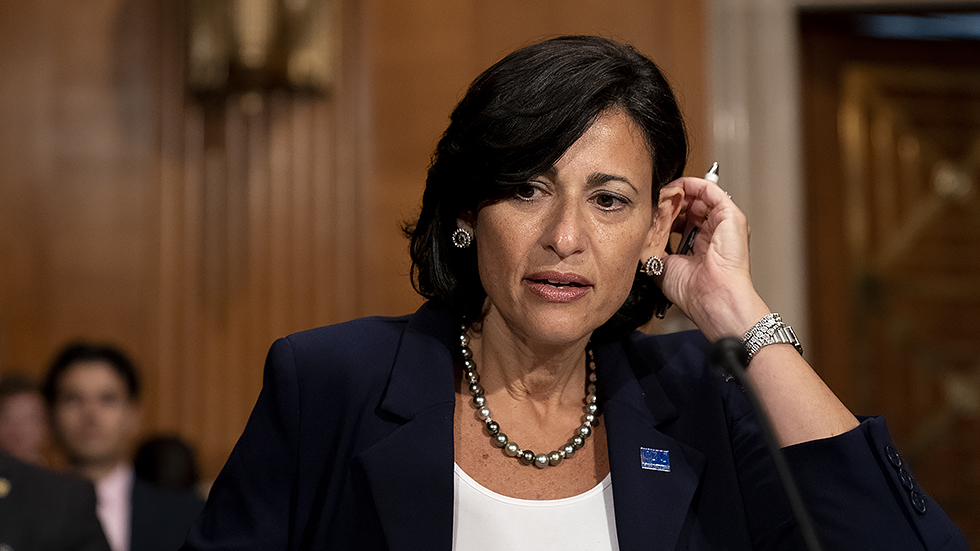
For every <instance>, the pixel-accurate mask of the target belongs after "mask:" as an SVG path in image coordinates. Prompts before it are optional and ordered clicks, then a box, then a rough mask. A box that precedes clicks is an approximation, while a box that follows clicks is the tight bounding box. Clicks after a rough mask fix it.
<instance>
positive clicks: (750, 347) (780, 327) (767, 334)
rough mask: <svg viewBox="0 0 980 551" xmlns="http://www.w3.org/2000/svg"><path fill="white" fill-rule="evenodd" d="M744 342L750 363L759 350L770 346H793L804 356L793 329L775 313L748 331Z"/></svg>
mask: <svg viewBox="0 0 980 551" xmlns="http://www.w3.org/2000/svg"><path fill="white" fill-rule="evenodd" d="M742 342H743V343H744V344H745V350H746V352H748V358H749V360H750V361H751V360H752V357H753V356H755V354H756V352H758V351H759V349H761V348H762V347H763V346H769V345H770V344H792V345H793V347H794V348H796V351H797V352H799V353H800V356H802V355H803V346H802V345H801V344H800V340H799V339H798V338H796V333H795V332H794V331H793V328H792V327H790V326H788V325H786V324H785V323H783V320H782V318H780V317H779V314H777V313H775V312H773V313H771V314H767V315H765V316H763V318H762V319H761V320H759V322H758V323H756V324H755V325H753V326H752V328H751V329H749V330H748V331H746V332H745V336H744V337H742Z"/></svg>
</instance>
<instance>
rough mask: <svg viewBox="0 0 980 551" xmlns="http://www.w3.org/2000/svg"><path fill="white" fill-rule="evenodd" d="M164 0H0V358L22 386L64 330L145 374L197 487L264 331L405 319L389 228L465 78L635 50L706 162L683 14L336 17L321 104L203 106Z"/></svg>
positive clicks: (432, 9) (692, 8) (696, 157)
mask: <svg viewBox="0 0 980 551" xmlns="http://www.w3.org/2000/svg"><path fill="white" fill-rule="evenodd" d="M180 5H181V4H180V3H178V2H171V1H169V0H96V1H92V2H85V3H75V2H63V1H62V2H58V1H55V0H37V1H35V2H13V1H11V0H0V75H2V78H0V259H2V262H0V342H2V345H0V362H2V365H3V366H4V368H5V369H10V368H11V367H17V368H20V369H24V370H27V371H30V372H34V373H38V374H40V373H41V372H42V371H43V369H44V365H45V363H46V362H47V361H48V360H49V359H50V357H51V355H52V354H53V353H54V351H55V349H56V347H58V346H59V345H60V344H62V343H63V342H64V341H65V340H67V339H69V338H74V337H86V338H94V339H100V340H111V341H114V342H117V343H119V344H121V345H122V346H123V347H124V348H126V349H127V350H128V351H129V352H131V354H132V355H133V356H134V357H135V358H136V360H137V361H138V363H139V364H140V365H141V366H142V367H143V371H144V374H145V378H146V391H147V396H146V400H145V408H146V415H145V423H146V429H147V430H148V431H150V430H153V431H156V430H168V431H179V432H180V433H181V434H183V435H185V436H187V437H188V438H189V439H190V440H192V442H193V443H194V444H195V445H196V446H197V447H198V449H199V450H200V453H201V457H202V460H203V462H204V466H205V471H206V473H207V474H208V476H213V475H214V474H215V473H216V472H217V470H218V468H220V465H221V464H222V463H223V461H224V459H225V457H226V456H227V454H228V452H229V451H230V449H231V446H232V445H233V444H234V441H235V439H236V438H237V436H238V434H239V433H240V431H241V429H242V427H243V426H244V422H245V419H246V417H247V415H248V411H249V410H250V408H251V406H252V403H253V402H254V399H255V396H256V394H257V392H258V389H259V387H260V385H261V369H262V359H263V357H264V353H265V351H266V349H267V348H268V346H269V344H270V342H271V340H272V339H273V338H275V337H276V336H279V335H282V334H285V333H288V332H291V331H296V330H300V329H303V328H306V327H311V326H314V325H320V324H325V323H332V322H336V321H341V320H344V319H349V318H351V317H355V316H360V315H368V314H401V313H405V312H408V311H411V310H412V309H414V308H415V307H416V306H417V305H418V304H419V299H418V298H417V297H416V296H415V295H414V293H413V292H412V290H411V287H410V285H409V281H408V277H407V273H408V265H409V263H408V257H407V252H406V242H405V241H404V239H403V238H402V237H401V236H400V233H399V224H400V223H401V222H402V221H404V220H406V219H409V218H411V217H412V216H413V215H414V214H415V212H416V209H417V208H418V200H419V197H420V196H421V190H422V186H423V181H424V176H425V169H426V167H427V165H428V160H429V155H430V153H431V150H432V148H433V146H434V145H435V142H436V141H437V140H438V137H439V135H440V133H441V131H442V129H443V128H444V126H445V124H446V122H447V117H448V114H449V112H450V110H451V109H452V107H453V105H454V104H455V102H456V101H457V100H458V98H459V97H460V95H461V94H462V93H463V91H464V90H465V87H466V85H467V84H468V82H469V81H470V80H472V78H473V77H475V76H476V75H477V74H478V73H479V71H480V70H482V69H483V68H485V67H486V66H487V65H489V64H490V63H492V62H493V61H495V60H496V59H498V58H499V57H501V56H502V55H504V54H505V53H507V52H508V51H510V50H512V49H514V48H515V47H517V46H520V45H523V44H526V43H528V42H531V41H534V40H538V39H540V38H544V37H547V36H552V35H555V34H563V33H599V34H604V35H608V36H612V37H616V38H620V39H624V40H627V41H630V42H633V43H634V44H635V45H636V46H637V47H638V48H639V49H640V50H641V51H644V52H646V53H648V54H649V55H651V56H652V57H653V58H654V59H655V60H657V61H658V62H660V63H661V64H662V66H663V67H664V69H665V71H666V73H667V75H668V77H669V78H671V80H672V81H673V82H674V83H675V85H676V86H677V88H678V92H679V95H680V97H681V102H682V108H683V109H684V110H685V112H686V114H687V115H688V121H689V123H690V129H691V134H692V143H693V157H692V161H691V163H692V164H691V167H692V171H693V172H692V173H697V172H699V171H700V168H698V167H701V166H706V165H707V152H706V147H707V144H708V141H709V139H710V137H709V136H708V134H707V126H708V125H707V112H706V105H707V100H706V93H705V48H706V46H705V44H706V42H705V36H704V35H705V24H704V20H705V13H704V6H703V3H702V2H700V1H692V0H619V1H607V2H595V1H592V0H565V1H559V0H547V1H537V2H532V3H529V2H518V1H499V2H479V1H476V0H460V1H454V2H434V1H423V0H415V1H408V0H397V1H395V0H385V1H384V2H382V1H380V0H367V1H364V2H359V3H358V2H354V1H352V0H348V1H345V2H342V5H341V6H340V13H341V17H340V24H339V27H340V44H341V52H342V53H341V59H340V63H339V70H338V75H337V86H336V88H335V89H334V91H333V93H332V94H331V95H330V96H328V97H327V98H309V97H295V96H287V95H283V94H275V95H271V96H268V97H266V98H265V100H264V102H263V104H262V106H261V109H258V110H254V109H248V108H245V107H243V105H242V104H241V103H240V102H238V101H235V100H231V101H228V102H227V103H224V104H221V105H210V106H203V105H201V104H199V103H196V102H195V101H192V100H190V99H188V97H187V96H186V95H185V94H184V89H183V81H182V79H183V76H182V75H183V54H182V39H183V31H182V28H181V12H180Z"/></svg>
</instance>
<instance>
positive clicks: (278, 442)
mask: <svg viewBox="0 0 980 551" xmlns="http://www.w3.org/2000/svg"><path fill="white" fill-rule="evenodd" d="M686 148H687V146H686V138H685V132H684V126H683V122H682V120H681V116H680V113H679V111H678V109H677V105H676V103H675V101H674V98H673V95H672V93H671V91H670V88H669V86H668V85H667V83H666V81H665V80H664V78H663V76H662V75H661V73H660V71H659V70H658V69H657V67H656V66H655V65H654V64H653V63H652V62H651V61H649V60H648V59H646V58H645V57H643V56H641V55H640V54H638V53H636V52H635V51H634V50H633V49H632V48H630V47H628V46H623V45H620V44H617V43H615V42H612V41H609V40H605V39H601V38H596V37H562V38H558V39H554V40H551V41H546V42H543V43H540V44H536V45H533V46H530V47H527V48H524V49H522V50H519V51H517V52H514V53H512V54H511V55H509V56H507V57H506V58H505V59H503V60H502V61H500V62H498V63H497V64H496V65H494V66H493V67H491V68H490V69H488V70H487V71H486V72H485V73H484V74H482V75H481V76H480V77H479V78H478V79H477V80H476V81H475V82H474V83H473V84H472V85H471V87H470V89H469V91H468V93H467V94H466V96H465V97H464V98H463V99H462V101H461V102H460V103H459V105H458V106H457V107H456V110H455V111H454V113H453V115H452V121H451V123H450V125H449V128H448V129H447V130H446V133H445V135H444V136H443V138H442V140H441V141H440V143H439V145H438V148H437V150H436V154H435V156H434V160H433V164H432V166H431V168H430V170H429V175H428V179H427V182H426V190H425V195H424V197H423V206H422V212H421V215H420V217H419V220H418V221H417V223H416V224H414V225H413V226H412V227H411V228H409V233H410V235H411V240H412V259H413V263H414V268H415V270H414V275H415V280H414V282H415V285H416V289H417V290H418V291H419V292H420V293H421V294H422V295H423V296H424V297H426V298H428V299H429V301H428V302H427V303H426V304H425V305H424V306H423V307H422V308H420V309H419V310H418V311H417V312H416V313H415V314H413V315H410V316H406V317H402V318H393V319H392V318H368V319H362V320H355V321H353V322H350V323H346V324H341V325H338V326H331V327H326V328H321V329H315V330H312V331H308V332H304V333H300V334H296V335H292V336H290V337H287V338H285V339H280V340H279V341H277V342H276V343H275V344H274V345H273V347H272V350H271V351H270V354H269V358H268V360H267V364H266V375H265V385H264V388H263V390H262V393H261V395H260V396H259V400H258V403H257V405H256V407H255V410H254V412H253V414H252V416H251V418H250V420H249V423H248V426H247V427H246V430H245V433H244V434H243V436H242V438H241V440H240V441H239V442H238V444H237V445H236V447H235V450H234V452H233V453H232V455H231V457H230V459H229V460H228V463H227V465H226V466H225V468H224V470H223V471H222V473H221V475H220V476H219V477H218V479H217V481H216V482H215V485H214V488H213V490H212V493H211V498H210V500H209V503H208V506H207V510H206V511H205V514H204V516H203V517H202V519H201V520H200V521H199V523H198V524H197V525H196V526H195V528H194V529H193V530H192V532H191V535H190V539H189V540H188V545H187V548H188V549H450V548H455V549H512V548H513V546H515V545H530V546H534V545H541V544H547V545H549V547H550V546H554V547H564V548H573V549H651V548H652V549H689V548H690V549H708V548H726V549H784V548H798V547H799V543H798V542H799V541H800V540H799V537H800V536H799V534H798V529H797V527H796V523H795V521H794V519H793V516H792V513H791V512H790V509H789V507H788V506H787V501H786V498H785V497H784V493H783V491H782V487H781V485H780V483H779V482H778V480H777V479H776V476H775V474H774V470H773V466H772V462H771V460H770V459H769V456H768V454H767V452H766V451H765V447H764V445H763V443H762V441H761V439H760V437H759V434H758V431H757V429H756V425H755V421H754V418H753V415H752V414H751V413H750V412H749V411H748V406H747V405H746V402H745V398H744V396H743V394H742V392H741V390H740V388H739V387H738V386H737V385H735V384H728V383H726V382H725V380H724V378H723V377H722V376H720V375H719V374H718V373H717V372H716V371H715V370H713V369H711V367H710V365H709V362H708V361H707V360H706V357H705V349H706V348H707V344H708V341H713V340H716V339H718V338H720V337H723V336H727V335H740V336H741V335H743V334H745V333H746V332H748V331H750V330H752V329H753V328H755V332H756V334H757V339H756V340H755V341H753V346H755V345H763V346H761V348H759V349H758V350H757V352H756V353H755V354H754V357H753V358H752V360H751V364H750V368H749V377H750V378H751V379H752V381H753V382H754V383H755V385H756V386H757V387H758V390H759V392H760V394H761V396H762V399H763V402H764V406H765V408H766V410H767V412H768V413H769V414H770V415H771V416H772V418H773V423H774V428H775V431H776V433H777V437H778V439H779V442H780V444H781V445H782V446H785V447H786V452H787V455H788V456H789V460H790V462H791V465H792V466H793V467H794V470H795V471H796V472H797V474H798V476H799V477H800V486H801V489H802V491H803V493H804V496H805V498H806V499H807V503H808V505H809V506H810V508H811V513H812V515H813V516H814V519H815V521H816V524H817V526H818V529H819V530H820V536H821V538H823V540H824V545H825V546H826V548H828V549H846V548H858V547H859V546H860V547H864V548H869V547H870V548H889V549H924V548H928V549H939V548H949V549H953V548H956V549H960V548H964V549H965V543H963V540H962V535H960V534H959V532H958V531H957V530H956V529H955V527H953V526H952V524H951V523H950V522H949V520H948V519H947V518H946V517H945V515H944V514H943V513H942V511H941V510H940V509H939V507H938V506H937V505H936V504H935V503H934V502H933V501H931V500H930V499H929V498H928V497H926V496H925V495H924V494H922V492H921V490H920V489H919V488H918V486H917V485H916V484H915V483H914V481H913V482H910V483H909V482H907V484H909V487H908V489H906V488H905V487H903V486H902V482H901V479H902V478H903V477H905V476H908V475H907V472H906V471H905V470H904V467H903V466H901V461H900V458H899V456H898V455H897V453H894V454H890V452H892V451H893V448H892V447H891V444H890V440H889V437H888V434H887V430H886V429H885V427H884V424H883V422H882V421H881V420H879V419H870V420H866V421H863V422H860V423H859V421H858V420H857V419H856V418H855V417H854V416H853V415H852V414H851V413H850V412H849V411H848V410H847V409H846V408H845V407H844V406H843V405H842V404H841V403H840V401H839V400H837V398H836V397H835V396H834V395H833V393H831V392H830V390H829V389H828V388H827V387H826V386H824V384H823V383H822V382H821V381H820V379H819V378H818V377H817V376H816V374H815V373H814V372H813V371H812V370H811V369H810V368H809V366H808V365H807V364H806V362H804V361H803V359H802V358H801V356H800V355H799V354H798V353H797V350H796V349H795V348H794V346H790V345H789V344H779V343H772V342H771V340H772V339H769V338H768V337H767V335H768V334H769V333H768V332H769V331H771V330H772V329H774V328H779V327H781V322H780V321H779V320H778V318H773V317H772V316H770V311H769V309H768V308H767V307H766V305H765V303H763V301H762V300H761V299H760V298H759V296H758V294H757V293H756V292H755V290H754V289H753V287H752V283H751V280H750V278H749V270H748V226H747V224H746V221H745V218H744V216H743V215H742V213H741V212H740V211H739V210H738V208H737V207H736V206H735V205H734V204H733V203H732V201H731V199H729V198H728V196H727V195H726V194H725V192H724V191H722V190H721V189H720V188H719V187H718V186H717V185H715V184H713V183H712V182H710V181H707V180H702V179H698V178H683V177H680V176H681V174H682V171H683V168H684V164H685V155H686ZM693 226H699V228H700V232H699V233H698V234H697V238H696V240H695V243H694V248H693V254H692V255H690V256H685V255H673V254H668V253H667V251H666V249H667V242H668V237H669V234H670V233H671V231H672V230H678V231H680V230H683V229H686V228H688V227H693ZM658 287H659V289H663V294H661V292H660V291H659V290H658ZM664 294H665V295H666V297H667V298H669V299H670V300H671V301H672V302H673V303H675V304H677V305H678V306H679V307H680V308H681V309H683V311H684V312H685V313H686V314H687V315H688V316H689V317H690V318H691V319H692V320H693V321H694V322H695V323H696V324H697V325H698V327H699V328H700V329H701V333H702V334H703V336H702V335H701V334H698V333H686V334H678V335H669V336H662V337H651V336H645V335H642V334H640V333H637V332H634V330H635V329H636V327H638V326H639V325H641V324H642V323H644V322H646V321H647V320H649V319H650V317H651V315H652V312H653V310H654V307H655V306H656V305H657V304H658V303H659V301H661V300H663V298H664V296H663V295H664ZM785 340H790V339H785ZM769 344H771V346H769ZM531 450H533V451H531ZM886 450H887V451H886ZM889 457H890V458H891V459H889ZM894 464H898V466H897V467H893V465H894ZM532 465H533V466H532ZM902 473H906V474H902ZM909 479H910V478H909ZM913 496H914V499H912V498H913ZM919 505H921V507H918V506H919ZM918 509H921V511H919V510H918ZM944 546H945V547H944Z"/></svg>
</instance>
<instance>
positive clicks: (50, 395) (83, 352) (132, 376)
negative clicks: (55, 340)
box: [41, 341, 141, 406]
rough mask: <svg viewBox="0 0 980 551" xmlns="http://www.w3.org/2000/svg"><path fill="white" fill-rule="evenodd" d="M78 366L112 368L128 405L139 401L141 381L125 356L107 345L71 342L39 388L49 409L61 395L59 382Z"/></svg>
mask: <svg viewBox="0 0 980 551" xmlns="http://www.w3.org/2000/svg"><path fill="white" fill-rule="evenodd" d="M82 362H105V363H106V364H108V365H109V367H111V368H112V370H113V371H114V372H116V374H117V375H119V378H120V379H122V381H123V383H124V384H125V385H126V393H127V395H128V396H129V399H130V401H134V402H135V401H138V400H139V398H140V391H141V381H140V375H139V371H138V370H137V369H136V364H134V363H133V361H132V360H131V359H129V356H127V355H126V353H125V352H123V351H122V350H120V349H119V348H117V347H116V346H114V345H111V344H102V343H91V342H81V341H78V342H72V343H69V344H67V345H65V346H64V348H62V349H61V350H60V351H58V354H57V355H56V356H55V358H54V360H53V361H52V362H51V366H50V367H49V368H48V373H47V375H46V376H45V378H44V383H43V384H42V385H41V393H42V394H44V399H45V400H46V401H47V402H48V405H49V406H53V405H55V403H56V402H57V401H58V394H59V392H60V391H61V379H62V377H64V375H65V373H67V372H68V370H69V369H70V368H71V367H72V366H74V365H75V364H78V363H82Z"/></svg>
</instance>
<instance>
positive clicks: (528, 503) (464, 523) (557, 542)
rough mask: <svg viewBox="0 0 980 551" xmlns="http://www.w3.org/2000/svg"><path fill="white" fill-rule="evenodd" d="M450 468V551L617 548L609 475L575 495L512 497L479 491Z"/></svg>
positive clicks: (460, 472) (460, 471)
mask: <svg viewBox="0 0 980 551" xmlns="http://www.w3.org/2000/svg"><path fill="white" fill-rule="evenodd" d="M454 466H455V473H456V476H454V477H453V479H454V480H453V486H454V489H455V492H454V502H453V506H454V507H453V509H454V514H453V550H454V551H470V550H479V551H497V550H506V551H514V549H561V550H563V551H575V550H579V549H581V550H583V551H584V550H589V551H597V550H598V551H605V550H611V551H618V550H619V544H618V543H617V541H616V519H615V515H614V514H613V495H612V475H606V478H604V479H603V480H602V482H600V483H599V485H598V486H596V487H594V488H592V489H591V490H589V491H587V492H585V493H584V494H579V495H577V496H572V497H566V498H563V499H546V500H535V499H517V498H514V497H508V496H505V495H501V494H498V493H496V492H493V491H490V490H488V489H487V488H484V487H483V486H481V485H480V484H479V483H477V482H476V481H475V480H473V479H472V478H470V476H469V475H467V474H466V473H465V472H463V469H461V468H460V467H459V465H456V464H455V463H454Z"/></svg>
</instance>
